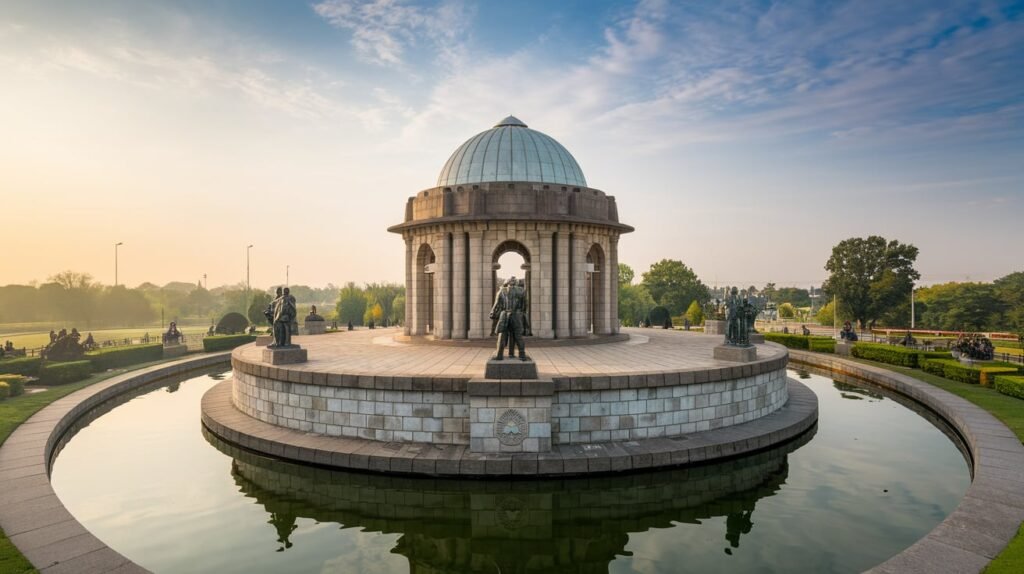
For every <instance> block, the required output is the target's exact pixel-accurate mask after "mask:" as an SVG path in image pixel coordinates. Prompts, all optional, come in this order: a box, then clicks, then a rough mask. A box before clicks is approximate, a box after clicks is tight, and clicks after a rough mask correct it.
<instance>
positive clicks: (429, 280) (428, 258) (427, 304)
mask: <svg viewBox="0 0 1024 574" xmlns="http://www.w3.org/2000/svg"><path fill="white" fill-rule="evenodd" d="M436 262H437V257H436V256H435V255H434V250H433V249H432V248H431V247H430V244H428V243H423V244H421V245H420V247H419V250H418V252H417V253H416V270H415V280H414V281H415V289H416V297H415V299H414V300H413V301H412V304H413V305H414V312H415V314H414V315H413V321H412V322H413V325H412V330H411V331H412V334H413V335H427V334H430V333H433V331H434V325H435V323H434V317H435V314H434V298H435V297H434V294H435V293H436V287H435V280H434V277H435V275H436V273H435V269H434V265H435V264H436Z"/></svg>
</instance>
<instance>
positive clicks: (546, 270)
mask: <svg viewBox="0 0 1024 574" xmlns="http://www.w3.org/2000/svg"><path fill="white" fill-rule="evenodd" d="M545 227H546V226H545ZM533 244H534V246H535V247H534V252H533V253H531V254H530V258H531V261H530V290H531V293H530V320H531V321H532V323H531V326H532V327H533V336H534V337H538V338H541V339H550V338H552V337H553V336H554V331H552V330H551V300H552V293H551V230H550V229H546V228H544V227H542V228H541V229H540V230H538V231H536V232H535V234H534V240H533Z"/></svg>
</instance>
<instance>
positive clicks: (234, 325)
mask: <svg viewBox="0 0 1024 574" xmlns="http://www.w3.org/2000/svg"><path fill="white" fill-rule="evenodd" d="M248 328H249V320H248V319H246V318H245V315H242V314H241V313H228V314H227V315H224V316H223V317H221V319H220V321H217V328H216V329H214V330H215V331H216V332H217V333H218V334H220V335H234V334H235V333H244V332H245V330H246V329H248Z"/></svg>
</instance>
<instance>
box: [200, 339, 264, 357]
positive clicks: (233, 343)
mask: <svg viewBox="0 0 1024 574" xmlns="http://www.w3.org/2000/svg"><path fill="white" fill-rule="evenodd" d="M255 340H256V336H255V335H216V336H213V337H204V338H203V350H204V351H206V352H207V353H211V352H213V351H227V350H228V349H234V348H235V347H238V346H240V345H244V344H246V343H251V342H253V341H255Z"/></svg>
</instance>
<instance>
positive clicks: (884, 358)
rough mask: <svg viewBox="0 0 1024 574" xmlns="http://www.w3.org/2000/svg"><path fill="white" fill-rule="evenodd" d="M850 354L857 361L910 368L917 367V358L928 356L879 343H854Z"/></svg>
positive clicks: (924, 353) (925, 353)
mask: <svg viewBox="0 0 1024 574" xmlns="http://www.w3.org/2000/svg"><path fill="white" fill-rule="evenodd" d="M850 353H851V354H852V355H853V356H854V357H857V358H858V359H867V360H869V361H877V362H879V363H886V364H888V365H897V366H900V367H911V368H916V367H917V366H918V357H920V356H921V355H925V356H926V357H927V356H928V354H929V353H927V352H924V351H918V350H916V349H908V348H906V347H897V346H895V345H885V344H881V343H856V344H855V345H854V346H853V349H852V350H851V351H850ZM946 356H949V354H948V353H947V354H946Z"/></svg>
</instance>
